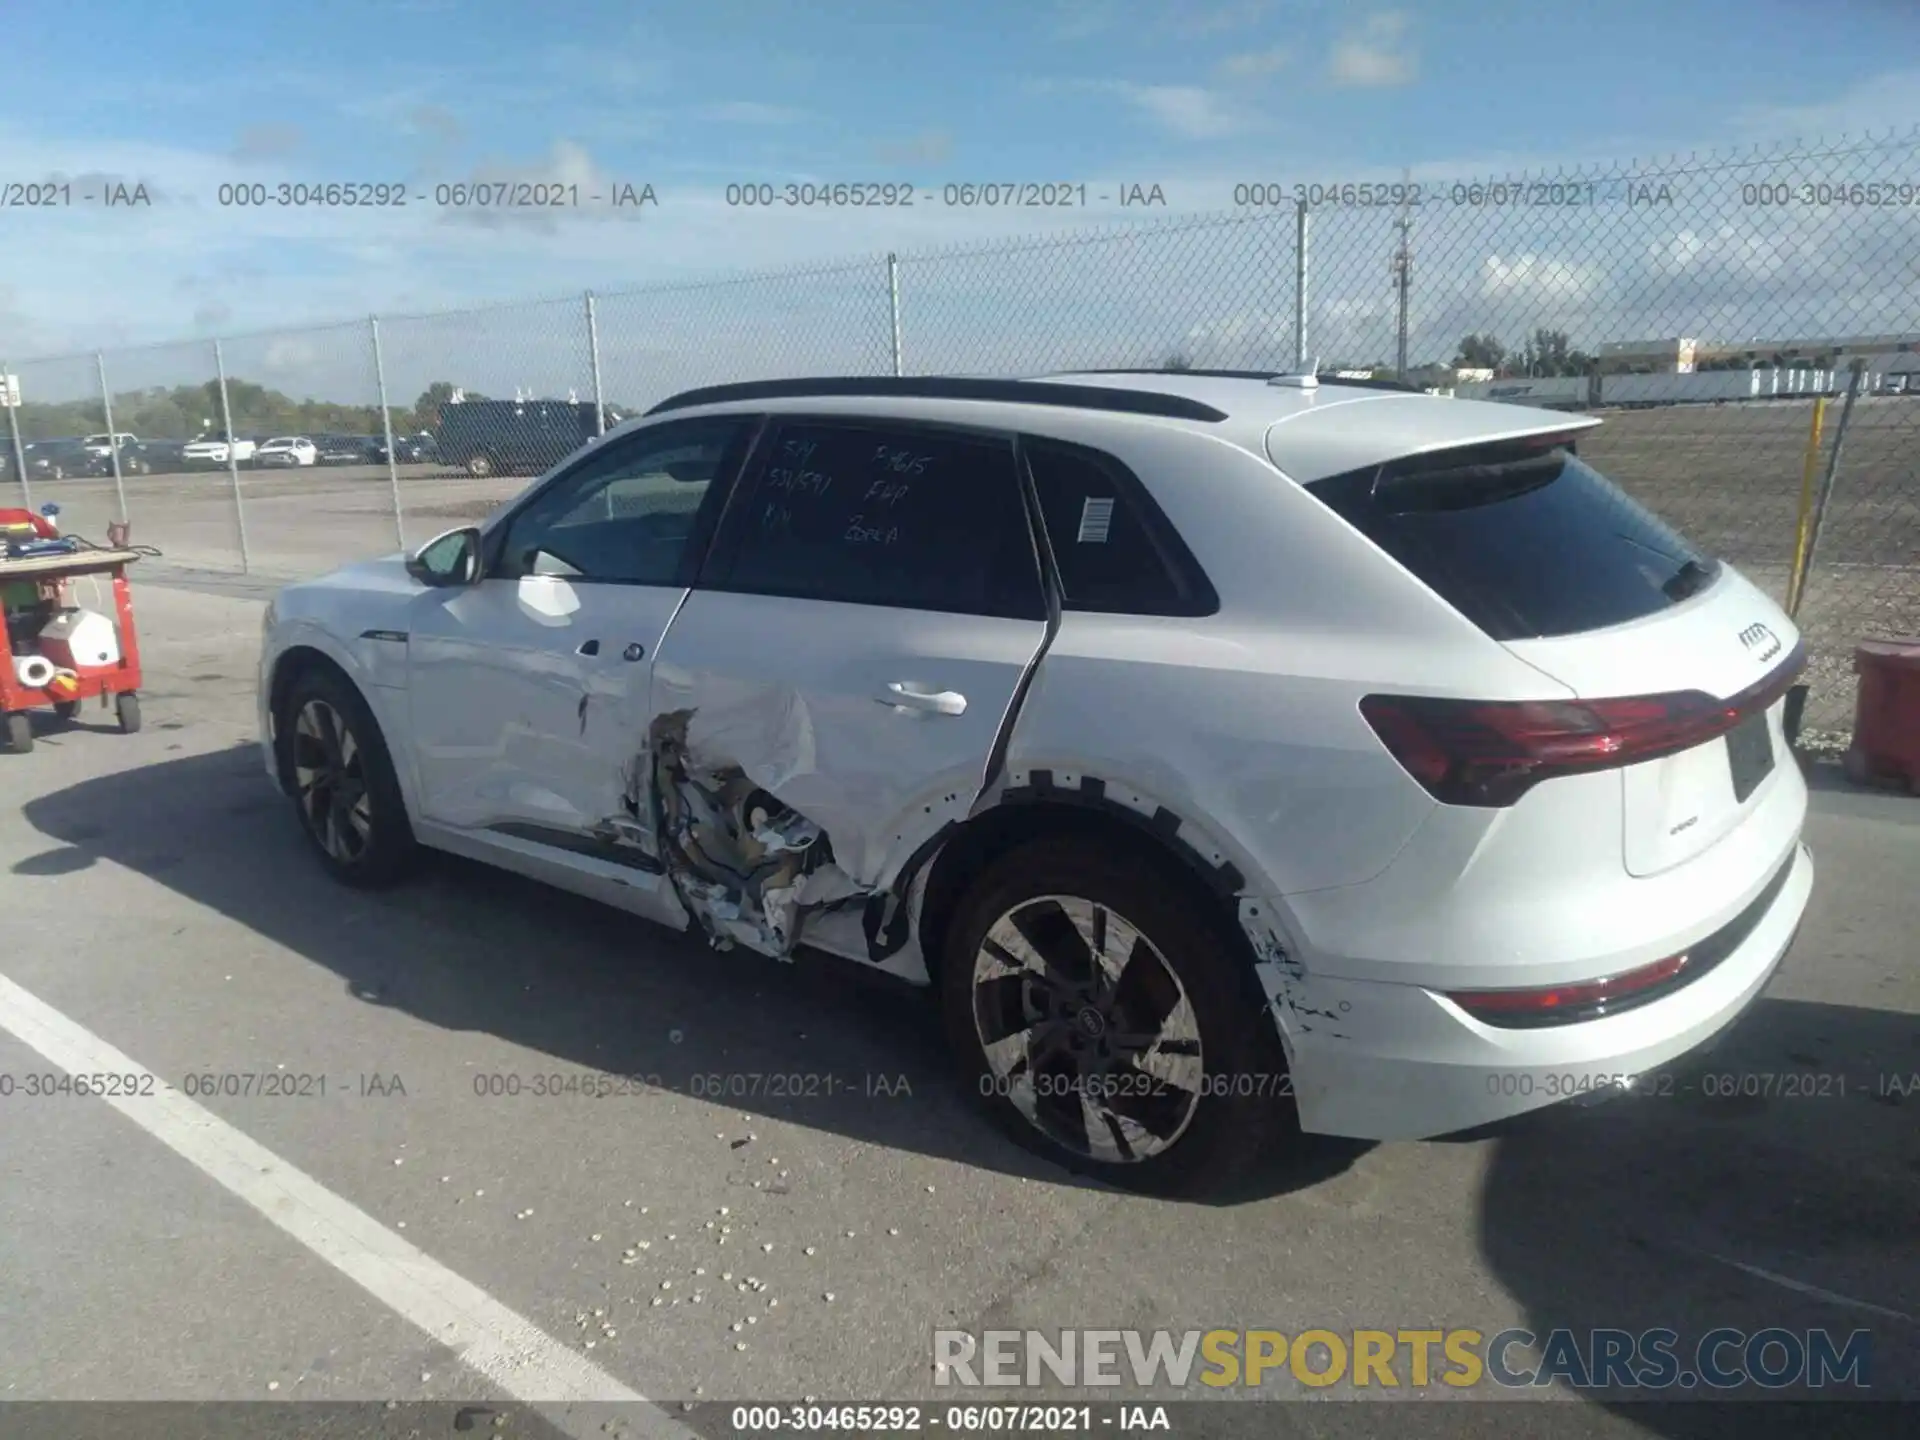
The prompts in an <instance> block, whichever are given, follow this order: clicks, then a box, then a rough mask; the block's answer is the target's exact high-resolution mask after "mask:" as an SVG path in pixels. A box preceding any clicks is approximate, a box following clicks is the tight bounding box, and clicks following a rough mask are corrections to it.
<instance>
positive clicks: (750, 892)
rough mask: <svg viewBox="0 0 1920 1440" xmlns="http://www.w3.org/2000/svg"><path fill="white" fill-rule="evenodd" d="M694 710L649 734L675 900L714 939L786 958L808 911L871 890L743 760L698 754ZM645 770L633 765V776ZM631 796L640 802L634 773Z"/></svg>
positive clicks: (656, 809)
mask: <svg viewBox="0 0 1920 1440" xmlns="http://www.w3.org/2000/svg"><path fill="white" fill-rule="evenodd" d="M693 714H694V712H693V711H692V710H674V711H669V712H667V713H666V714H663V715H661V716H660V717H659V718H657V719H656V720H655V721H654V722H653V724H652V726H651V727H650V729H649V732H648V742H649V743H648V754H649V755H650V756H651V766H650V780H651V784H650V785H649V786H648V787H647V788H648V790H649V792H650V803H651V806H652V817H651V818H652V822H653V824H652V829H653V833H654V836H655V839H656V843H657V844H658V846H659V853H660V859H661V860H662V862H663V863H664V864H665V866H666V871H667V875H668V878H669V879H670V880H671V882H672V884H673V887H674V892H675V893H676V894H677V895H678V896H679V897H680V903H681V904H682V905H684V906H685V907H686V909H687V912H688V913H689V914H690V915H692V916H693V917H694V919H695V920H696V921H697V922H698V923H699V924H700V926H701V928H702V929H703V930H704V931H705V932H706V934H707V936H708V938H709V939H710V940H712V941H713V943H714V944H715V945H717V946H719V947H720V948H722V949H727V948H731V947H732V946H733V945H735V944H740V945H745V946H746V947H747V948H748V949H750V950H756V951H759V952H760V953H761V954H764V955H771V956H773V957H775V958H776V959H788V958H790V957H791V956H792V953H793V949H794V946H796V945H797V944H799V942H800V937H801V934H802V932H803V931H804V929H805V927H806V922H807V919H808V917H810V916H812V915H815V914H818V913H820V912H823V911H827V910H837V909H842V908H846V907H849V906H851V905H853V904H857V903H864V902H865V901H866V899H867V897H868V895H869V894H870V893H871V887H869V886H865V885H862V884H860V883H859V882H858V881H857V880H855V879H854V878H853V876H851V875H849V874H848V873H847V872H846V871H845V870H843V869H841V868H840V866H839V865H838V864H836V863H835V861H834V858H833V844H832V841H831V840H830V839H829V838H828V836H827V835H826V834H825V832H823V831H822V830H821V829H820V827H819V826H818V825H816V824H815V823H814V822H813V821H811V820H809V819H808V818H807V817H806V816H804V815H802V814H800V812H799V811H797V810H795V809H793V808H792V807H791V806H789V805H787V804H785V803H784V802H783V801H781V800H780V799H779V798H778V797H777V796H775V795H773V794H772V793H771V792H769V791H767V790H766V789H764V788H762V787H761V786H760V785H759V784H758V783H757V782H756V781H755V780H754V779H753V778H752V777H751V776H749V775H748V774H747V773H746V771H745V770H744V769H743V768H742V767H741V766H740V765H739V764H737V763H734V762H731V761H728V762H720V763H712V762H704V761H703V759H702V757H698V756H696V755H694V754H693V753H692V751H691V750H690V749H689V746H688V742H687V727H688V723H689V722H690V721H691V720H692V718H693ZM642 769H643V767H641V766H636V767H635V771H634V777H633V778H634V779H637V777H638V776H639V775H640V773H642ZM628 803H629V805H630V806H632V805H637V803H638V796H637V794H635V789H634V784H633V782H632V780H630V783H629V786H628Z"/></svg>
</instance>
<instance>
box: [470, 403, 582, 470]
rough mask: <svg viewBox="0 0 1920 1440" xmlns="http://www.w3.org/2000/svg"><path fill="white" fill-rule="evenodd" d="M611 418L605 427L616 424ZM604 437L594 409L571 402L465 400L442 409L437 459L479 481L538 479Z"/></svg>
mask: <svg viewBox="0 0 1920 1440" xmlns="http://www.w3.org/2000/svg"><path fill="white" fill-rule="evenodd" d="M614 423H615V421H614V417H613V416H611V415H609V416H608V418H607V424H608V425H609V426H611V425H612V424H614ZM599 433H600V426H599V423H598V417H597V416H596V414H595V412H594V407H593V405H591V404H589V403H579V402H575V401H570V400H465V401H462V402H460V403H459V404H457V405H447V406H443V407H442V408H441V411H440V431H439V434H438V435H437V436H436V437H435V440H436V442H437V445H438V449H439V457H438V458H439V459H440V460H441V461H443V462H444V463H446V464H448V465H457V466H459V467H460V468H461V469H463V470H465V471H466V472H467V473H468V474H469V475H472V476H474V477H475V478H476V479H478V478H481V477H484V476H488V475H513V474H523V475H527V474H531V475H537V474H540V473H541V472H542V471H545V470H549V469H551V468H552V467H554V466H555V465H558V464H559V463H560V462H561V461H562V460H564V459H566V458H567V456H569V455H571V454H572V453H573V452H574V451H576V450H578V449H579V448H580V447H581V446H582V445H584V444H586V443H587V442H588V441H589V440H591V439H593V438H594V437H595V436H596V435H597V434H599Z"/></svg>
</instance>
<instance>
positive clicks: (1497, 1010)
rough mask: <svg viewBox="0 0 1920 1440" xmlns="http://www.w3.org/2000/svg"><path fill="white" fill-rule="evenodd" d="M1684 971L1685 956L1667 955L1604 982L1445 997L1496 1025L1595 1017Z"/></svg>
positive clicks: (1468, 991) (1466, 991) (1477, 992)
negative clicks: (1582, 1015)
mask: <svg viewBox="0 0 1920 1440" xmlns="http://www.w3.org/2000/svg"><path fill="white" fill-rule="evenodd" d="M1686 968H1687V957H1686V956H1685V955H1669V956H1668V957H1667V958H1666V959H1664V960H1656V961H1654V962H1653V963H1652V964H1651V965H1642V966H1641V967H1640V968H1639V969H1637V970H1628V971H1625V972H1623V973H1621V974H1619V975H1612V976H1609V977H1608V978H1607V979H1605V980H1586V981H1582V982H1580V983H1579V984H1576V985H1554V986H1549V987H1548V988H1546V989H1543V990H1461V991H1456V992H1451V993H1449V994H1448V995H1447V998H1448V999H1449V1000H1451V1001H1453V1003H1454V1004H1456V1005H1458V1006H1459V1007H1460V1008H1461V1009H1462V1010H1464V1011H1466V1012H1467V1013H1468V1014H1469V1015H1471V1016H1473V1017H1474V1018H1475V1019H1481V1020H1486V1021H1488V1022H1490V1023H1492V1024H1496V1025H1497V1024H1501V1023H1508V1024H1511V1023H1513V1022H1514V1021H1516V1020H1523V1019H1536V1020H1541V1019H1544V1020H1551V1019H1552V1018H1554V1017H1556V1016H1561V1015H1567V1014H1569V1012H1572V1013H1575V1014H1577V1013H1579V1012H1586V1013H1587V1014H1588V1015H1590V1016H1597V1015H1598V1014H1602V1013H1604V1012H1605V1009H1606V1006H1607V1005H1608V1004H1609V1003H1610V1002H1612V1001H1617V1000H1621V999H1624V998H1625V997H1627V996H1629V995H1633V994H1637V993H1639V992H1641V991H1644V990H1649V989H1651V988H1653V987H1654V986H1656V985H1664V984H1666V983H1667V982H1668V981H1669V980H1672V979H1673V978H1674V977H1675V976H1677V975H1679V973H1680V972H1681V971H1682V970H1684V969H1686Z"/></svg>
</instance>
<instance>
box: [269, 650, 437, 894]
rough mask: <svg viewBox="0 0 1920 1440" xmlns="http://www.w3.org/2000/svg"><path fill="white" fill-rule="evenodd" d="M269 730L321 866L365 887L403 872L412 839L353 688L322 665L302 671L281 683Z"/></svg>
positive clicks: (376, 734) (388, 767)
mask: <svg viewBox="0 0 1920 1440" xmlns="http://www.w3.org/2000/svg"><path fill="white" fill-rule="evenodd" d="M276 733H277V735H278V736H279V743H280V745H281V746H282V773H283V775H285V777H286V779H287V782H288V788H289V790H290V791H291V792H292V794H293V803H294V809H295V811H296V813H297V814H298V815H299V817H300V828H301V829H302V830H303V831H305V832H306V836H307V839H308V840H309V841H310V842H311V843H312V845H313V847H314V849H315V851H316V852H318V854H319V856H320V863H321V864H322V865H324V866H325V867H326V868H327V871H328V873H330V874H331V875H332V876H333V877H334V878H335V879H336V880H339V881H341V882H342V883H343V884H347V885H353V886H358V887H363V888H368V889H371V888H375V887H378V886H383V885H390V884H393V883H394V882H396V881H398V880H400V879H403V878H404V877H405V876H406V875H407V874H408V873H409V872H410V871H411V870H412V868H413V866H414V864H415V862H416V861H417V859H418V846H417V844H416V842H415V840H414V836H413V826H412V824H411V823H410V822H409V821H408V819H407V808H406V802H405V801H404V800H403V799H402V798H401V794H400V784H399V781H398V780H397V779H396V778H395V776H394V771H393V761H392V759H391V757H390V756H389V755H388V753H387V746H386V741H385V739H384V738H383V737H382V736H381V734H380V727H379V724H378V723H377V722H376V721H375V720H374V718H373V712H372V711H371V710H369V709H368V708H367V703H366V701H365V700H364V699H363V698H362V697H361V695H360V692H359V691H357V690H356V689H354V687H353V686H352V684H351V683H349V682H348V681H347V680H346V679H344V678H343V677H341V676H339V675H337V674H335V673H334V672H332V671H330V670H322V669H312V670H309V671H307V672H306V674H304V675H302V676H301V677H300V678H299V679H297V680H295V681H294V683H293V684H292V685H291V686H290V687H289V693H288V695H287V698H286V701H285V703H284V705H283V706H282V707H281V712H280V715H279V717H278V721H277V725H276Z"/></svg>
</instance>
